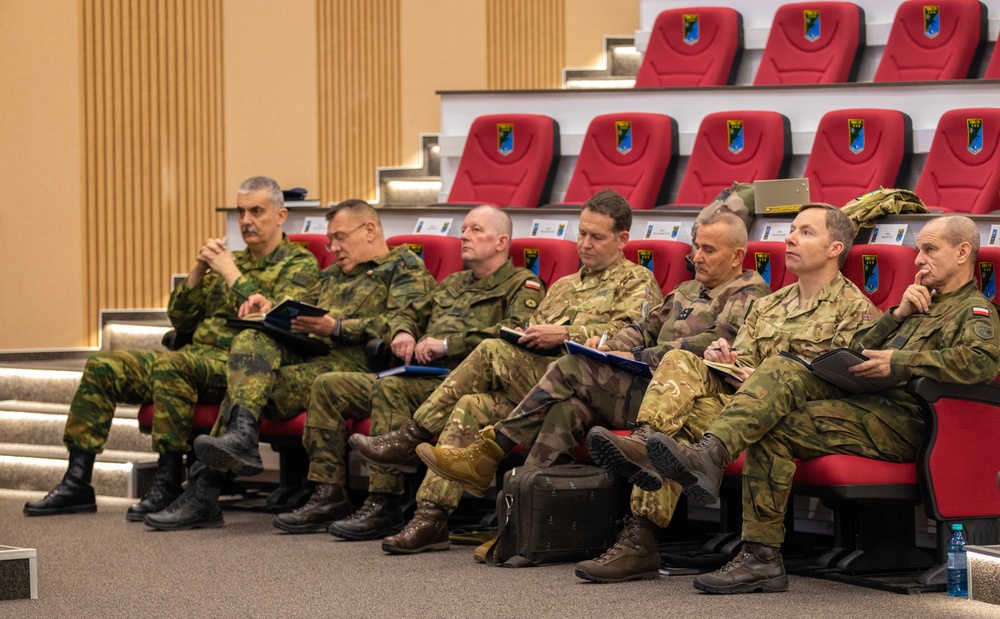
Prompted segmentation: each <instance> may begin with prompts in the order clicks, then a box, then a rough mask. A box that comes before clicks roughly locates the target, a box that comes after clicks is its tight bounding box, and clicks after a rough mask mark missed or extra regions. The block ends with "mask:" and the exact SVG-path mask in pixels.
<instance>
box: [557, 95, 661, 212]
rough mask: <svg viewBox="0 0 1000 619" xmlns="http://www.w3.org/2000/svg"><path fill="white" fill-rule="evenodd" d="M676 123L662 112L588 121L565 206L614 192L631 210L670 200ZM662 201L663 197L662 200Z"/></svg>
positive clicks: (647, 207)
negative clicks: (667, 193) (668, 190)
mask: <svg viewBox="0 0 1000 619" xmlns="http://www.w3.org/2000/svg"><path fill="white" fill-rule="evenodd" d="M676 144H677V121H675V120H674V119H673V118H671V117H669V116H666V115H664V114H641V113H622V114H604V115H602V116H598V117H596V118H594V119H593V120H592V121H590V126H589V127H588V128H587V134H586V136H584V138H583V146H582V147H581V148H580V156H579V158H578V159H577V161H576V167H575V168H574V169H573V177H572V178H571V179H570V181H569V188H568V189H567V190H566V196H565V197H564V198H563V202H562V205H571V204H572V205H582V204H583V203H584V202H586V201H587V200H588V199H589V198H590V197H591V196H592V195H594V194H595V193H597V192H598V191H600V190H602V189H614V190H615V191H617V192H618V193H620V194H621V195H622V196H624V197H625V199H626V200H628V203H629V204H630V205H631V206H632V208H633V209H640V210H641V209H651V208H653V207H654V206H656V205H657V204H659V203H661V202H665V201H666V199H665V198H666V196H665V195H663V194H662V191H663V190H664V188H665V187H667V186H669V184H670V177H671V176H672V173H673V168H674V163H675V162H676V154H677V147H676ZM661 198H663V199H661Z"/></svg>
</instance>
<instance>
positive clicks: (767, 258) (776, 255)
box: [743, 241, 799, 292]
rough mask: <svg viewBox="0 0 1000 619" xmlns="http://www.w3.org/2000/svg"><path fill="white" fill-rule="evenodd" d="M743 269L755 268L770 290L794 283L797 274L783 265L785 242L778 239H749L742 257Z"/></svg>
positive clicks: (796, 279) (773, 290)
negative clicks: (744, 255) (745, 252)
mask: <svg viewBox="0 0 1000 619" xmlns="http://www.w3.org/2000/svg"><path fill="white" fill-rule="evenodd" d="M743 268H744V269H756V270H757V272H758V273H760V276H761V277H763V278H764V281H765V282H767V285H768V286H770V287H771V292H775V291H777V290H780V289H781V288H784V287H785V286H788V285H789V284H794V283H795V282H797V281H798V279H799V278H798V276H796V275H795V273H792V272H791V271H789V270H788V269H787V268H786V267H785V244H784V243H781V242H778V241H750V242H749V243H747V255H746V257H744V258H743Z"/></svg>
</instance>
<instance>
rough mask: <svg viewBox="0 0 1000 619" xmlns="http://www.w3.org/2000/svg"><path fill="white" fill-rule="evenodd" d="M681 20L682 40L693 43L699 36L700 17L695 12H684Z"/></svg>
mask: <svg viewBox="0 0 1000 619" xmlns="http://www.w3.org/2000/svg"><path fill="white" fill-rule="evenodd" d="M681 20H682V21H683V22H684V42H685V43H687V44H688V45H694V44H695V43H697V42H698V38H699V37H700V36H701V34H700V33H701V19H700V18H699V17H698V14H697V13H685V14H684V15H683V16H682V17H681Z"/></svg>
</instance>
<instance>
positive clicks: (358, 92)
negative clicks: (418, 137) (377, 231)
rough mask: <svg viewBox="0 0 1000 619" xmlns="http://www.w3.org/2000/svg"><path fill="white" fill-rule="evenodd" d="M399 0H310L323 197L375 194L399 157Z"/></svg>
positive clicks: (370, 195) (350, 196)
mask: <svg viewBox="0 0 1000 619" xmlns="http://www.w3.org/2000/svg"><path fill="white" fill-rule="evenodd" d="M399 4H400V3H399V0H375V1H370V0H316V6H317V48H318V51H319V67H318V69H319V173H320V194H321V195H322V196H323V199H324V200H335V201H339V200H343V199H346V198H352V197H355V198H362V199H367V200H372V199H374V198H375V193H376V190H375V168H376V167H377V166H391V165H399V164H400V106H401V102H400V48H399V41H400V36H399V16H400V8H399Z"/></svg>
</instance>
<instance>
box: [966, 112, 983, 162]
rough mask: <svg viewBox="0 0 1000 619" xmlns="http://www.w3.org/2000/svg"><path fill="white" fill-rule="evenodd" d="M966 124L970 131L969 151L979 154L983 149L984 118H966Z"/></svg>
mask: <svg viewBox="0 0 1000 619" xmlns="http://www.w3.org/2000/svg"><path fill="white" fill-rule="evenodd" d="M965 126H966V127H967V128H968V131H969V144H968V149H969V152H970V153H972V154H973V155H978V154H979V153H980V152H981V151H982V150H983V119H982V118H966V119H965Z"/></svg>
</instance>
